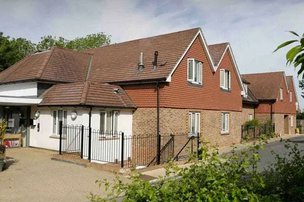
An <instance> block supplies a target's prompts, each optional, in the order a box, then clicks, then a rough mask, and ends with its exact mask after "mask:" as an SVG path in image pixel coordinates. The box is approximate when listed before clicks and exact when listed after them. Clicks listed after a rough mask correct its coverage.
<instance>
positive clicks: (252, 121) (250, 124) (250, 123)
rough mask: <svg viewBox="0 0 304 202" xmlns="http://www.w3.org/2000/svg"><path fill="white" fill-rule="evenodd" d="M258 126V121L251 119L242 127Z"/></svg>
mask: <svg viewBox="0 0 304 202" xmlns="http://www.w3.org/2000/svg"><path fill="white" fill-rule="evenodd" d="M259 125H260V124H259V120H257V119H252V120H250V121H246V122H245V124H244V127H258V126H259Z"/></svg>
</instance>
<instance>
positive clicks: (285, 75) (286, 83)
mask: <svg viewBox="0 0 304 202" xmlns="http://www.w3.org/2000/svg"><path fill="white" fill-rule="evenodd" d="M283 76H284V81H285V85H286V89H287V92H288V93H289V87H288V84H287V79H286V74H285V72H283Z"/></svg>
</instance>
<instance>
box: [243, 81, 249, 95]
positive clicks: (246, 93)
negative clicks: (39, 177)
mask: <svg viewBox="0 0 304 202" xmlns="http://www.w3.org/2000/svg"><path fill="white" fill-rule="evenodd" d="M243 86H244V90H245V97H247V95H248V85H247V84H245V83H244V84H243Z"/></svg>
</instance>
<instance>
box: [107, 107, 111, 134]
mask: <svg viewBox="0 0 304 202" xmlns="http://www.w3.org/2000/svg"><path fill="white" fill-rule="evenodd" d="M111 131H112V112H107V127H106V132H108V133H110V132H111Z"/></svg>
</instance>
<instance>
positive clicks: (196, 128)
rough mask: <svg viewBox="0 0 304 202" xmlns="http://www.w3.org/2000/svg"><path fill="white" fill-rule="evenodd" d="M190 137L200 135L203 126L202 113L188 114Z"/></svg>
mask: <svg viewBox="0 0 304 202" xmlns="http://www.w3.org/2000/svg"><path fill="white" fill-rule="evenodd" d="M188 120H189V124H188V126H189V128H188V133H189V136H197V133H200V129H201V127H200V125H201V113H199V112H189V113H188Z"/></svg>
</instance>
